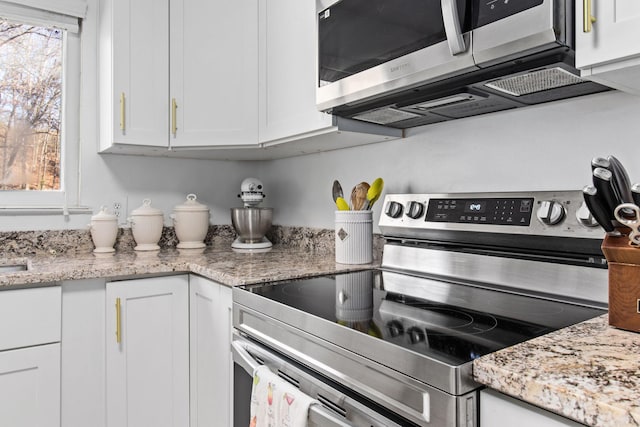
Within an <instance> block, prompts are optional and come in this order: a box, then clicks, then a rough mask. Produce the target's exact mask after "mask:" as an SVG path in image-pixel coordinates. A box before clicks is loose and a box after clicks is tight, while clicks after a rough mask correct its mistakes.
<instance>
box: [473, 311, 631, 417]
mask: <svg viewBox="0 0 640 427" xmlns="http://www.w3.org/2000/svg"><path fill="white" fill-rule="evenodd" d="M473 373H474V377H475V379H476V381H478V382H480V383H482V384H486V385H487V386H489V387H490V388H493V389H495V390H498V391H500V392H502V393H505V394H508V395H511V396H514V397H517V398H519V399H522V400H524V401H526V402H529V403H532V404H534V405H536V406H539V407H542V408H544V409H547V410H549V411H553V412H556V413H558V414H561V415H564V416H566V417H568V418H571V419H574V420H576V421H578V422H580V423H583V424H586V425H590V426H598V427H625V426H636V427H637V426H640V334H637V333H633V332H627V331H623V330H620V329H616V328H613V327H611V326H609V324H608V317H607V315H603V316H600V317H597V318H595V319H592V320H588V321H586V322H583V323H579V324H577V325H574V326H570V327H568V328H564V329H561V330H559V331H556V332H553V333H550V334H548V335H544V336H542V337H539V338H535V339H533V340H530V341H527V342H525V343H522V344H518V345H515V346H513V347H509V348H507V349H504V350H501V351H498V352H496V353H492V354H489V355H487V356H484V357H481V358H479V359H477V360H475V361H474V364H473Z"/></svg>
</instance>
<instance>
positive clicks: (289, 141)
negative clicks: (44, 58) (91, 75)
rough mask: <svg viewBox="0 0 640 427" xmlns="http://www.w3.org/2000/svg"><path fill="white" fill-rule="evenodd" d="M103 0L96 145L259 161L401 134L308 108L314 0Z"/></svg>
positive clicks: (313, 103) (311, 105)
mask: <svg viewBox="0 0 640 427" xmlns="http://www.w3.org/2000/svg"><path fill="white" fill-rule="evenodd" d="M100 1H101V3H100V64H99V69H100V128H101V130H100V151H101V152H107V153H124V154H141V155H159V156H173V157H193V158H211V159H230V160H261V159H273V158H281V157H289V156H295V155H300V154H306V153H312V152H319V151H328V150H335V149H339V148H345V147H351V146H355V145H363V144H369V143H372V142H380V141H384V140H389V139H395V138H399V137H401V136H402V131H401V130H399V129H392V128H385V127H383V126H378V125H374V124H371V123H362V122H355V121H353V120H348V119H336V118H334V117H332V116H330V115H328V114H324V113H321V112H319V111H318V109H317V108H316V99H315V87H316V80H317V77H316V76H317V70H316V68H317V66H316V64H317V58H316V57H317V54H316V52H317V47H316V44H317V43H316V38H317V35H316V12H315V8H316V2H315V0H269V1H260V2H259V1H258V0H238V1H232V2H229V1H221V0H100ZM285 143H286V144H285Z"/></svg>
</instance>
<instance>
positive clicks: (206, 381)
mask: <svg viewBox="0 0 640 427" xmlns="http://www.w3.org/2000/svg"><path fill="white" fill-rule="evenodd" d="M189 288H190V291H189V294H190V295H189V306H190V314H189V315H190V331H189V334H190V348H191V356H190V358H191V365H190V366H191V427H217V426H220V427H226V426H231V425H233V415H232V411H233V391H232V387H233V360H232V358H231V315H232V312H231V300H232V297H231V288H230V287H228V286H224V285H220V284H217V283H215V282H212V281H210V280H207V279H205V278H202V277H199V276H193V275H192V276H191V277H190V283H189Z"/></svg>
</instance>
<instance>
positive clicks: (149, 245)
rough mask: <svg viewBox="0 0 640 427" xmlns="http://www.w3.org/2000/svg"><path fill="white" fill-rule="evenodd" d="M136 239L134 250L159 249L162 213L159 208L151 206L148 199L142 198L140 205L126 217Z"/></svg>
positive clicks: (162, 220)
mask: <svg viewBox="0 0 640 427" xmlns="http://www.w3.org/2000/svg"><path fill="white" fill-rule="evenodd" d="M127 220H128V221H129V223H131V231H132V232H133V238H134V239H135V241H136V247H135V248H133V249H135V250H136V251H155V250H158V249H160V246H158V242H159V241H160V237H161V236H162V226H163V225H164V215H163V213H162V211H161V210H160V209H156V208H154V207H152V206H151V200H150V199H144V200H143V201H142V206H140V207H139V208H138V209H134V210H133V211H131V216H130V217H129V218H127Z"/></svg>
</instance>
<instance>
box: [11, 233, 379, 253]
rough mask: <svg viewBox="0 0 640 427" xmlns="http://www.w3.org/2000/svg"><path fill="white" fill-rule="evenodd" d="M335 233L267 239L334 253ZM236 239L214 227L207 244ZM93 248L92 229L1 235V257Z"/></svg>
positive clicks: (171, 238) (128, 240) (122, 237)
mask: <svg viewBox="0 0 640 427" xmlns="http://www.w3.org/2000/svg"><path fill="white" fill-rule="evenodd" d="M334 233H335V232H334V230H332V229H321V228H310V227H286V226H278V225H274V226H272V227H271V230H269V232H268V233H267V236H266V237H267V238H268V239H269V240H270V241H271V242H272V243H273V244H275V245H284V246H289V247H294V248H295V247H298V248H300V249H304V250H312V251H316V252H320V253H323V252H326V253H333V252H334V250H335V243H334V239H335V234H334ZM235 236H236V232H235V230H234V229H233V227H232V226H231V225H210V226H209V231H208V233H207V237H206V238H205V243H206V244H207V246H211V245H213V244H214V243H216V242H227V241H233V239H234V238H235ZM384 242H385V240H384V238H383V237H382V236H381V235H374V238H373V250H374V254H378V255H381V254H382V247H383V245H384ZM158 244H159V245H160V247H161V248H163V249H165V248H175V247H176V245H177V244H178V238H177V237H176V234H175V231H174V228H173V227H164V228H163V230H162V236H161V238H160V242H159V243H158ZM134 247H135V241H134V239H133V234H132V232H131V228H120V230H119V232H118V237H117V239H116V244H115V248H116V251H132V250H133V248H134ZM93 248H94V246H93V242H92V240H91V233H90V232H89V230H88V229H82V230H41V231H6V232H0V257H16V256H29V255H57V254H72V253H87V252H91V251H93Z"/></svg>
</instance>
